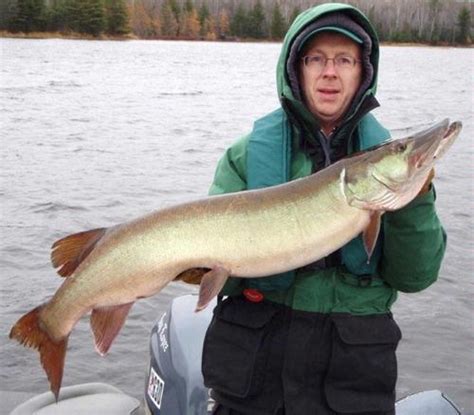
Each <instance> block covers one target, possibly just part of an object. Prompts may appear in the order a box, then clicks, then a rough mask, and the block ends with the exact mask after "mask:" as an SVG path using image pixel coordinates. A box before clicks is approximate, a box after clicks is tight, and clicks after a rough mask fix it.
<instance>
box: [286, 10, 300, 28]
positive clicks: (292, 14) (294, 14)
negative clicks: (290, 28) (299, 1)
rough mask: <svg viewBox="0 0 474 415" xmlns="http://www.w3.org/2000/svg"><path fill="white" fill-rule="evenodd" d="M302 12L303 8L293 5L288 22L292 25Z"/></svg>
mask: <svg viewBox="0 0 474 415" xmlns="http://www.w3.org/2000/svg"><path fill="white" fill-rule="evenodd" d="M300 13H301V9H300V8H299V7H298V6H295V7H293V11H292V12H291V15H290V20H289V21H288V23H289V24H290V25H291V24H292V23H293V22H294V21H295V19H296V17H297V16H298V15H299V14H300Z"/></svg>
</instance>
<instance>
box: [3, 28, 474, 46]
mask: <svg viewBox="0 0 474 415" xmlns="http://www.w3.org/2000/svg"><path fill="white" fill-rule="evenodd" d="M0 38H6V39H8V38H10V39H64V40H99V41H128V40H164V41H166V40H174V41H188V42H189V41H193V42H237V43H281V42H282V40H272V39H251V38H237V37H228V38H225V39H195V38H184V37H161V36H160V37H139V36H137V35H135V34H133V33H129V34H126V35H106V34H101V35H99V36H92V35H87V34H83V33H77V32H68V33H62V32H30V33H24V32H17V33H14V32H9V31H7V30H0ZM380 46H402V47H403V46H407V47H413V46H424V47H433V48H439V47H444V48H474V43H469V44H466V45H460V44H456V43H446V42H443V43H439V44H431V43H426V42H393V41H384V42H380Z"/></svg>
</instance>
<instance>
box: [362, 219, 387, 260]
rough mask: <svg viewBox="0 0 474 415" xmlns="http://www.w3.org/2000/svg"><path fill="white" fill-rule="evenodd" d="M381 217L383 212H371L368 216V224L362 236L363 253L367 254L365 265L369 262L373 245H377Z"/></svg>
mask: <svg viewBox="0 0 474 415" xmlns="http://www.w3.org/2000/svg"><path fill="white" fill-rule="evenodd" d="M382 215H383V212H378V211H372V212H371V214H370V222H369V224H368V225H367V228H365V230H364V232H363V235H362V236H363V239H364V248H365V252H366V253H367V263H369V262H370V257H371V256H372V254H373V252H374V249H375V244H376V243H377V238H378V236H379V233H380V224H381V217H382Z"/></svg>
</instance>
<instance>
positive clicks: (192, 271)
mask: <svg viewBox="0 0 474 415" xmlns="http://www.w3.org/2000/svg"><path fill="white" fill-rule="evenodd" d="M208 271H209V268H189V269H187V270H186V271H183V272H182V273H181V274H179V275H178V276H177V277H176V278H175V279H174V281H183V282H185V283H187V284H196V285H199V284H200V283H201V280H202V277H203V276H204V275H205V274H206V273H207V272H208Z"/></svg>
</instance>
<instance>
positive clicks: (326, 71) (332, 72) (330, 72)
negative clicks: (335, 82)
mask: <svg viewBox="0 0 474 415" xmlns="http://www.w3.org/2000/svg"><path fill="white" fill-rule="evenodd" d="M322 75H323V76H337V71H336V64H335V63H334V59H328V60H327V61H326V65H324V68H323V72H322Z"/></svg>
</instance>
